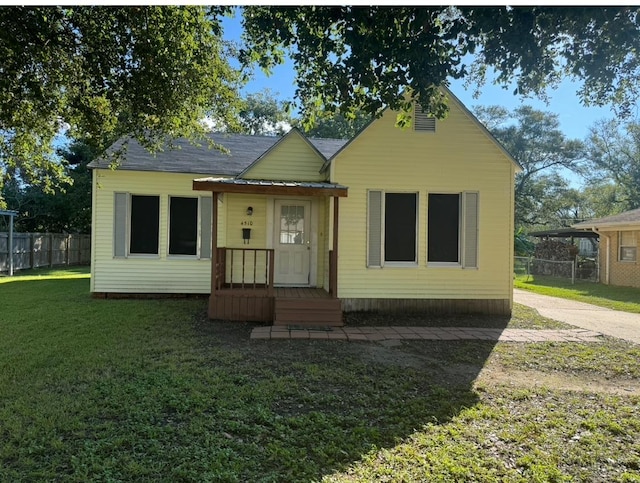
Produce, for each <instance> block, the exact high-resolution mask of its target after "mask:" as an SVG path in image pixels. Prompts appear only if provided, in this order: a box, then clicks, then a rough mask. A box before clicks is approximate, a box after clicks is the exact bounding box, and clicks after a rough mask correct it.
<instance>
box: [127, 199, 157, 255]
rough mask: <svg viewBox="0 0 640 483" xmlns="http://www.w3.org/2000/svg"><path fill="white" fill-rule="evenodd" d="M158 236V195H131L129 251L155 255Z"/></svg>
mask: <svg viewBox="0 0 640 483" xmlns="http://www.w3.org/2000/svg"><path fill="white" fill-rule="evenodd" d="M159 236H160V197H159V196H146V195H144V196H142V195H131V208H130V215H129V253H130V254H132V255H157V254H158V241H159Z"/></svg>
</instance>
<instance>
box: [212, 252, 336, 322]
mask: <svg viewBox="0 0 640 483" xmlns="http://www.w3.org/2000/svg"><path fill="white" fill-rule="evenodd" d="M215 259H216V263H215V264H214V267H215V268H214V269H213V272H212V283H211V288H212V290H211V297H210V299H209V317H210V318H212V319H223V320H237V321H250V322H273V324H274V325H296V326H305V325H306V326H333V327H335V326H341V325H343V323H342V307H341V304H340V300H338V299H337V298H336V297H335V296H334V294H335V292H336V290H335V287H336V284H335V276H330V277H329V280H330V281H329V286H330V290H329V292H327V291H326V290H324V289H321V288H310V287H276V286H275V285H274V276H273V269H272V267H273V266H274V251H273V249H239V248H217V249H216V256H215ZM329 259H330V267H331V268H333V267H334V266H335V256H334V253H333V252H332V251H329ZM234 260H235V262H234ZM332 273H333V272H332ZM330 275H331V274H330Z"/></svg>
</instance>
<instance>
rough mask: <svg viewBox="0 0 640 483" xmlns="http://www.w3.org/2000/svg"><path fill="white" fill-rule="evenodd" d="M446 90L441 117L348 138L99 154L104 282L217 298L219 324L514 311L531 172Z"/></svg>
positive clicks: (98, 222) (377, 125) (98, 256)
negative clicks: (362, 313) (521, 191)
mask: <svg viewBox="0 0 640 483" xmlns="http://www.w3.org/2000/svg"><path fill="white" fill-rule="evenodd" d="M447 94H448V96H449V105H450V113H449V116H448V117H447V118H446V119H444V120H436V119H433V118H430V117H426V116H424V115H422V114H421V113H420V112H418V113H417V115H414V122H413V125H412V127H411V128H406V129H400V128H397V127H396V126H395V122H396V113H395V112H392V111H391V110H387V111H385V112H384V113H383V115H382V117H380V118H379V119H377V120H375V121H373V122H372V123H370V124H369V125H368V126H367V127H366V128H365V129H363V130H362V131H361V132H360V133H359V134H358V135H357V136H355V137H354V138H353V139H351V140H349V141H345V140H335V139H309V138H306V137H305V136H304V135H303V134H302V133H301V132H300V131H298V130H297V129H292V130H291V131H290V132H289V133H288V134H287V135H285V136H283V137H280V138H277V137H266V136H241V135H224V134H212V135H211V140H212V141H213V142H215V143H218V144H221V145H223V146H224V147H226V148H227V150H228V152H221V151H219V150H212V149H208V148H206V147H194V146H192V145H190V144H188V143H186V142H179V143H178V144H179V145H180V148H181V149H178V150H171V151H166V152H162V153H159V154H157V155H156V156H155V157H154V156H152V155H149V154H147V153H146V152H145V151H144V150H143V149H142V148H141V147H140V146H138V145H137V144H135V143H133V142H132V143H131V145H130V147H129V150H128V151H127V154H126V157H125V159H124V160H123V161H122V163H121V165H120V167H119V168H118V169H116V170H111V169H109V167H108V165H107V163H106V161H104V160H97V161H95V162H94V163H92V165H91V167H92V168H93V182H94V191H93V197H94V198H93V237H92V240H93V241H92V243H93V247H92V248H93V251H92V277H91V291H92V292H93V293H94V295H95V296H112V295H114V294H119V295H120V296H122V295H124V294H129V295H131V294H174V293H180V294H210V297H209V316H210V317H211V318H222V319H228V320H257V321H273V322H274V323H275V324H293V323H296V324H304V323H307V324H312V325H327V324H329V325H340V324H341V323H342V312H343V311H358V310H425V311H431V312H436V311H437V312H449V313H452V312H457V313H472V312H474V313H490V314H508V313H510V311H511V307H512V298H513V297H512V273H513V266H512V263H513V205H514V191H513V179H514V175H515V172H516V171H517V170H518V169H519V166H518V164H517V163H516V162H515V161H514V160H513V158H511V156H510V155H509V154H508V153H507V152H506V151H505V150H504V149H503V148H502V147H501V146H500V145H499V143H498V142H497V141H496V140H495V139H494V138H493V137H492V136H491V135H490V134H489V133H488V131H487V130H486V129H485V128H484V127H483V126H482V125H481V124H480V123H479V122H478V121H477V120H476V119H475V117H474V116H473V115H472V114H471V113H470V112H469V111H468V110H467V109H466V108H465V107H464V106H463V105H462V104H461V103H460V102H459V101H458V100H457V99H456V98H455V97H454V96H453V95H452V94H451V93H450V92H448V91H447ZM212 200H215V202H212Z"/></svg>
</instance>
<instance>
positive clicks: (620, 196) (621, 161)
mask: <svg viewBox="0 0 640 483" xmlns="http://www.w3.org/2000/svg"><path fill="white" fill-rule="evenodd" d="M587 157H588V160H589V166H590V168H591V169H590V171H589V172H590V173H591V176H590V180H591V182H592V183H593V184H595V185H596V186H602V185H603V184H605V185H606V184H612V185H613V186H612V188H611V190H613V192H614V194H613V197H614V199H615V201H614V203H615V204H616V205H618V208H617V209H616V210H615V211H625V210H631V209H634V208H640V124H639V123H638V122H637V121H633V122H621V121H620V120H610V121H601V122H599V123H597V124H595V125H594V126H592V127H591V129H590V130H589V137H588V140H587ZM611 190H610V191H611Z"/></svg>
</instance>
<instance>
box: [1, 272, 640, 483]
mask: <svg viewBox="0 0 640 483" xmlns="http://www.w3.org/2000/svg"><path fill="white" fill-rule="evenodd" d="M39 275H40V276H38V274H33V273H32V274H23V275H21V276H20V277H15V278H13V279H12V280H11V281H8V279H6V278H5V279H2V284H1V285H0V481H11V482H21V481H25V482H27V481H29V482H31V481H65V482H67V481H70V482H80V481H82V482H86V481H136V482H138V481H167V482H175V481H185V482H188V481H194V482H196V481H197V482H201V481H225V482H227V481H229V482H233V481H252V482H254V481H255V482H268V481H278V482H280V481H320V480H322V479H325V480H326V481H486V482H494V481H495V482H501V481H545V482H546V481H620V482H622V481H638V479H637V475H638V471H639V470H640V444H639V443H638V441H640V423H639V421H638V416H637V414H638V411H639V410H640V398H638V397H635V396H628V397H622V396H615V397H614V396H611V395H607V394H599V393H592V392H587V393H572V392H566V391H561V390H557V389H553V388H547V389H537V390H533V389H530V388H522V387H518V386H517V385H514V384H502V385H494V386H489V385H477V384H476V379H477V377H478V374H479V373H480V371H482V370H483V369H486V368H491V367H494V366H496V364H500V365H503V367H506V368H508V367H510V366H512V365H515V366H518V367H519V369H520V370H522V369H526V367H520V359H518V358H517V354H518V353H519V352H520V350H518V349H517V348H518V347H520V348H523V347H525V348H526V350H530V351H531V352H530V354H528V356H527V357H532V358H533V357H535V358H536V360H537V361H538V365H537V366H536V369H538V370H547V369H548V370H552V369H551V368H552V367H555V371H556V372H560V373H562V372H563V371H566V372H567V373H574V372H576V371H579V370H586V369H580V368H581V367H586V366H589V365H591V366H592V369H591V371H592V373H594V374H601V375H605V376H606V377H608V378H609V379H610V380H611V381H612V382H613V383H615V381H618V380H620V381H621V382H622V381H624V383H625V384H629V381H630V380H631V381H637V374H638V373H639V372H640V370H639V365H640V358H638V357H637V354H636V353H635V352H633V351H634V350H635V349H634V347H631V346H622V345H619V344H617V343H614V342H612V341H608V340H607V341H605V342H603V343H600V344H595V345H593V346H590V345H585V347H584V348H582V349H580V357H579V361H580V362H579V363H577V362H574V363H571V362H567V359H568V358H569V356H570V354H571V351H570V350H569V349H567V350H565V349H564V347H571V346H572V345H571V344H566V345H564V346H563V349H562V350H557V347H555V346H553V345H546V346H544V345H538V344H533V345H527V346H523V345H507V344H500V345H498V346H495V344H493V343H489V342H474V341H460V342H445V341H403V342H401V343H399V344H385V343H353V342H351V343H349V342H344V341H308V340H307V341H301V340H293V341H288V340H281V341H275V340H274V341H264V340H257V341H252V340H250V339H249V334H250V330H251V328H252V327H254V326H255V324H253V325H252V324H243V323H225V322H220V321H217V322H212V321H209V320H207V319H206V317H205V306H206V302H205V301H203V300H197V299H196V300H194V299H180V300H170V299H169V300H98V299H92V298H91V297H90V296H89V294H88V284H89V280H88V278H87V274H86V271H85V272H82V271H81V273H78V272H75V273H74V272H71V273H70V272H66V271H63V272H52V271H47V272H40V274H39ZM528 314H529V315H531V314H530V312H528V311H527V310H525V309H522V310H520V309H519V311H518V313H517V314H516V316H514V318H512V319H511V320H507V321H501V322H500V323H504V324H506V325H508V326H512V324H513V325H521V324H523V325H527V324H533V326H534V327H539V328H540V327H545V326H547V324H548V323H549V322H547V321H546V319H542V318H541V319H539V320H537V321H536V320H535V319H532V321H529V322H527V320H528V318H529V315H528ZM507 347H509V348H511V349H509V351H511V352H509V351H507V352H503V348H505V349H506V348H507ZM533 347H538V349H537V350H534V349H533ZM529 348H531V349H529ZM589 348H593V349H596V350H588V349H589ZM512 352H515V354H516V355H513V354H512V355H510V354H511V353H512ZM614 365H617V366H623V365H624V366H625V367H627V370H626V372H624V371H610V370H607V371H605V372H602V373H601V372H598V371H599V368H602V367H604V366H614ZM578 366H579V367H578ZM545 368H547V369H545ZM623 372H624V374H623ZM634 378H635V379H634ZM634 478H635V480H634Z"/></svg>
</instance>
